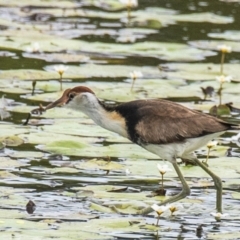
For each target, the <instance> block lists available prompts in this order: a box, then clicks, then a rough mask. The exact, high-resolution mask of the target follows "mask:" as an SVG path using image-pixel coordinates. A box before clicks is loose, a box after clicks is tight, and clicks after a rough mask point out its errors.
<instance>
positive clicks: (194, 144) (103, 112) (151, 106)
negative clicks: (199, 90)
mask: <svg viewBox="0 0 240 240" xmlns="http://www.w3.org/2000/svg"><path fill="white" fill-rule="evenodd" d="M59 105H65V106H66V107H68V108H71V109H74V110H76V111H81V112H83V113H85V114H86V115H87V116H88V117H90V118H91V119H92V120H93V121H94V122H95V123H96V124H97V125H99V126H101V127H103V128H105V129H107V130H109V131H112V132H116V133H118V134H119V135H121V136H123V137H126V138H128V139H130V140H131V141H132V142H134V143H136V144H138V145H139V146H141V147H143V148H145V149H146V150H148V151H149V152H152V153H154V154H156V155H158V156H159V157H161V158H162V159H165V160H168V161H169V162H171V163H172V165H173V167H174V169H175V170H176V172H177V175H178V177H179V179H180V181H181V183H182V187H183V188H182V191H181V192H180V193H179V194H177V195H175V196H173V197H171V198H169V199H167V200H165V201H163V202H161V203H160V205H165V204H167V203H172V202H175V201H178V200H180V199H182V198H185V197H186V196H188V195H189V194H190V188H189V186H188V184H187V182H186V180H185V179H184V177H183V175H182V173H181V171H180V169H179V167H178V164H177V162H176V158H178V157H179V158H182V159H188V160H190V161H192V162H194V163H196V164H197V165H198V166H200V167H201V168H202V169H203V170H204V171H206V172H207V173H208V174H209V175H210V176H211V177H212V179H213V181H214V184H215V187H216V190H217V198H216V209H217V212H222V181H221V179H220V178H219V177H218V176H216V175H215V174H214V173H213V172H212V171H211V170H210V169H209V168H208V167H207V166H206V165H205V164H203V163H202V162H201V161H199V160H198V159H197V157H196V155H195V153H194V151H195V150H196V149H198V148H200V147H202V146H204V145H206V144H207V142H208V141H210V140H212V139H213V138H215V137H218V136H220V135H221V134H222V133H224V132H225V131H227V130H231V129H238V126H237V125H235V124H231V123H228V122H225V121H223V120H221V119H218V118H216V117H213V116H210V115H207V114H204V113H201V112H198V111H195V110H191V109H189V108H186V107H184V106H182V105H180V104H177V103H174V102H171V101H167V100H162V99H149V100H135V101H130V102H126V103H122V104H119V105H117V106H112V105H108V104H105V103H104V102H102V101H100V100H99V99H98V98H97V97H96V95H95V94H94V92H93V91H92V90H91V89H89V88H87V87H84V86H78V87H74V88H72V89H67V90H65V91H64V93H63V95H62V97H61V98H60V99H58V100H56V101H55V102H53V103H50V104H49V105H47V107H46V108H45V110H48V109H51V108H53V107H56V106H59ZM150 212H152V208H151V207H149V208H146V209H144V210H142V211H141V213H142V214H147V213H150Z"/></svg>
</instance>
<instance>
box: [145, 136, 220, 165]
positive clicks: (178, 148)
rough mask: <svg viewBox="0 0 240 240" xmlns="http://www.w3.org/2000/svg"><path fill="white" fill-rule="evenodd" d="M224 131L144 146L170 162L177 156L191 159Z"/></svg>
mask: <svg viewBox="0 0 240 240" xmlns="http://www.w3.org/2000/svg"><path fill="white" fill-rule="evenodd" d="M223 133H224V132H218V133H213V134H209V135H205V136H203V137H199V138H189V139H187V140H186V141H185V142H183V143H169V144H147V145H144V146H142V147H143V148H145V149H146V150H148V151H149V152H152V153H154V154H156V155H158V156H159V157H161V158H162V159H164V160H168V161H170V162H172V161H175V160H176V158H177V157H180V158H184V159H189V160H190V159H191V157H192V156H193V155H192V153H193V152H194V151H195V150H197V149H199V148H201V147H203V146H205V145H206V144H207V143H208V142H209V141H211V140H212V139H213V138H215V137H218V136H220V135H221V134H223Z"/></svg>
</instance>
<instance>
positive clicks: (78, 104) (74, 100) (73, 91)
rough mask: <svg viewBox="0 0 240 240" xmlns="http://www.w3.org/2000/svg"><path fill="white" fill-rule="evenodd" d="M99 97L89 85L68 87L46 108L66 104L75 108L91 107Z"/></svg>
mask: <svg viewBox="0 0 240 240" xmlns="http://www.w3.org/2000/svg"><path fill="white" fill-rule="evenodd" d="M96 100H97V98H96V96H95V94H94V92H93V91H92V90H91V89H90V88H87V87H84V86H78V87H74V88H69V89H66V90H65V91H64V93H63V95H62V96H61V97H60V98H59V99H58V100H56V101H55V102H53V103H50V104H49V105H47V106H46V108H45V110H48V109H51V108H54V107H57V106H64V107H68V108H71V109H75V110H80V111H81V110H82V111H84V109H86V108H89V107H90V105H91V104H94V102H96Z"/></svg>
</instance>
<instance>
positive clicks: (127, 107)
mask: <svg viewBox="0 0 240 240" xmlns="http://www.w3.org/2000/svg"><path fill="white" fill-rule="evenodd" d="M115 111H116V112H118V113H119V114H121V115H122V116H123V117H124V118H125V120H126V127H127V131H128V134H129V137H130V139H131V140H132V141H133V142H135V143H138V144H139V143H149V144H168V143H178V142H184V141H185V140H186V139H189V138H198V137H201V136H205V135H208V134H213V133H217V132H223V131H226V130H228V129H233V128H234V127H235V126H236V125H234V124H231V123H228V122H225V121H222V120H221V119H218V118H216V117H213V116H210V115H207V114H204V113H201V112H198V111H195V110H191V109H189V108H186V107H184V106H182V105H180V104H177V103H174V102H171V101H167V100H161V99H159V100H136V101H131V102H127V103H123V104H120V105H119V106H117V107H116V108H115Z"/></svg>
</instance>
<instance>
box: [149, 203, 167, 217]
mask: <svg viewBox="0 0 240 240" xmlns="http://www.w3.org/2000/svg"><path fill="white" fill-rule="evenodd" d="M151 208H152V209H153V210H154V211H155V212H156V213H157V214H158V215H161V214H162V213H164V212H165V211H166V210H168V209H169V208H168V207H167V206H158V205H157V204H153V205H152V206H151Z"/></svg>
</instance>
